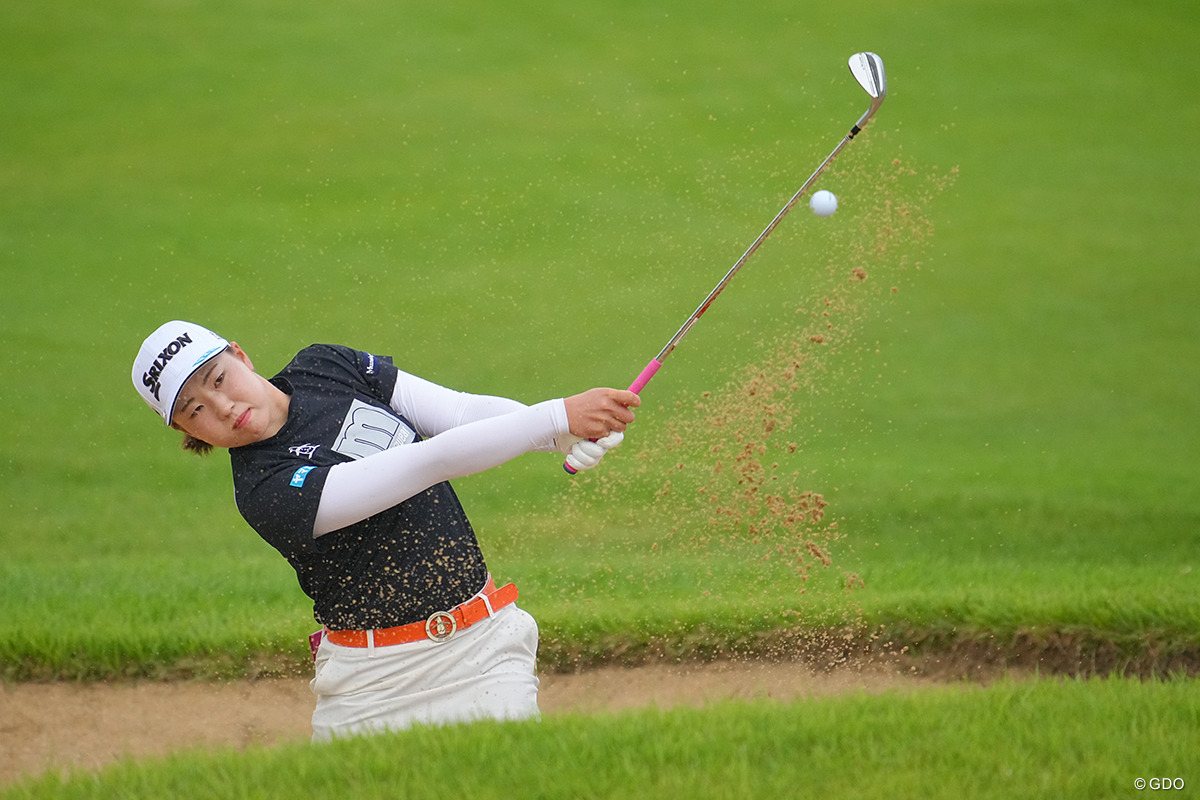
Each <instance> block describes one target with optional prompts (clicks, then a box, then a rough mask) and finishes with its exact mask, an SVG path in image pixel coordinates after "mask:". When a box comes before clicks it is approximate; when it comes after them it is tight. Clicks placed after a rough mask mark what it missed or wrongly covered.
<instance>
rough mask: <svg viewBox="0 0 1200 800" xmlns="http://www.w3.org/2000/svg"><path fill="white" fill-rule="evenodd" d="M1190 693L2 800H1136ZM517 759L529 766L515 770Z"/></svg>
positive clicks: (99, 786) (919, 696) (847, 720)
mask: <svg viewBox="0 0 1200 800" xmlns="http://www.w3.org/2000/svg"><path fill="white" fill-rule="evenodd" d="M1196 695H1197V686H1196V683H1195V681H1194V680H1179V681H1173V682H1146V683H1140V682H1127V681H1122V680H1108V681H1104V680H1092V681H1087V682H1062V683H1060V682H1057V681H1046V682H1040V683H1034V684H1024V685H1022V684H1011V683H1001V684H997V685H994V686H992V687H990V688H987V689H977V688H965V687H950V688H941V689H936V690H927V691H920V692H910V693H905V694H889V695H883V696H862V695H860V696H843V697H837V698H832V699H825V700H820V701H812V700H808V701H798V702H794V703H790V704H786V705H779V704H775V703H766V702H759V703H739V704H722V705H717V706H714V707H710V708H707V709H704V710H684V711H675V712H671V713H663V712H657V711H641V712H630V713H622V714H618V715H612V716H601V717H574V716H567V717H557V718H551V719H546V720H544V721H542V722H535V723H522V724H493V723H487V724H479V725H473V726H466V727H458V728H448V729H446V728H444V729H418V730H413V731H409V732H406V733H403V734H393V735H387V736H376V737H372V738H370V739H360V740H355V741H348V742H335V743H334V744H332V745H328V746H313V745H307V744H293V745H288V746H283V747H278V748H273V749H271V750H262V749H257V748H252V749H250V750H248V751H247V752H244V753H239V754H228V753H219V752H207V753H206V752H201V751H195V752H188V753H183V754H179V755H176V756H173V757H170V758H167V759H161V760H154V761H148V762H143V763H139V764H134V763H125V764H123V765H119V766H115V767H112V768H109V769H106V770H104V771H103V772H101V773H99V774H98V775H95V776H91V775H77V776H74V777H71V778H67V779H64V778H61V777H59V776H47V777H44V778H42V779H40V780H36V781H27V782H25V783H23V784H20V785H18V786H17V787H14V788H10V789H9V790H7V791H4V792H0V797H4V798H14V799H15V798H43V797H46V798H48V797H54V798H64V799H66V798H83V797H110V796H120V797H126V798H141V797H146V798H159V797H176V798H190V797H204V798H213V799H214V800H215V799H216V798H224V797H230V798H232V797H237V798H243V797H261V798H268V797H296V796H309V795H325V794H333V793H338V794H342V793H352V794H353V795H354V796H356V797H363V798H374V797H379V798H383V797H395V796H396V793H397V792H398V791H402V792H403V794H404V796H405V797H412V798H423V797H446V796H447V795H449V794H454V795H461V796H470V797H480V798H491V797H512V796H514V795H515V796H519V797H529V798H551V797H571V798H599V797H645V796H669V797H684V796H687V797H697V798H725V797H730V798H733V797H798V796H838V797H843V796H849V795H853V796H855V797H864V798H874V797H879V798H884V797H887V798H895V797H924V798H940V797H946V798H951V797H953V798H958V797H973V798H989V797H997V798H999V797H1003V798H1008V797H1030V798H1039V797H1054V798H1061V797H1080V798H1095V797H1124V796H1129V795H1130V794H1136V790H1135V788H1134V785H1135V784H1134V782H1135V780H1137V779H1138V778H1142V779H1144V780H1147V781H1148V780H1150V779H1152V778H1157V779H1162V778H1167V779H1177V778H1181V779H1183V781H1184V782H1185V785H1186V784H1188V783H1190V782H1191V780H1192V779H1193V778H1192V776H1190V775H1189V774H1188V772H1187V770H1188V769H1189V765H1190V764H1191V763H1192V761H1193V760H1194V759H1193V756H1194V754H1195V752H1196V748H1197V747H1200V733H1198V732H1200V726H1197V724H1196V723H1197V722H1198V719H1197V715H1196V707H1197V706H1196V700H1197V696H1196ZM518 754H519V755H518Z"/></svg>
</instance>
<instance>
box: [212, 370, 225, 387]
mask: <svg viewBox="0 0 1200 800" xmlns="http://www.w3.org/2000/svg"><path fill="white" fill-rule="evenodd" d="M224 382H225V373H224V372H222V373H221V374H220V375H218V376H217V379H216V380H215V381H213V385H214V386H220V385H221V384H222V383H224Z"/></svg>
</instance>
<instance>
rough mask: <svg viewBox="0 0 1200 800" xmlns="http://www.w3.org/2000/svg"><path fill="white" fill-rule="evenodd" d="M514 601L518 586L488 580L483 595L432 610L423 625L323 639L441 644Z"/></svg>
mask: <svg viewBox="0 0 1200 800" xmlns="http://www.w3.org/2000/svg"><path fill="white" fill-rule="evenodd" d="M516 599H517V587H516V586H515V585H514V584H511V583H509V584H505V585H504V586H501V587H500V588H499V589H497V588H496V584H495V582H494V581H493V580H492V579H491V578H490V577H489V578H488V582H487V586H484V587H483V591H482V592H480V593H479V594H477V595H475V596H474V597H472V598H471V599H470V600H468V601H466V602H465V603H462V604H460V605H457V606H455V607H454V608H452V609H450V610H449V611H435V612H434V613H432V614H430V615H429V619H427V620H425V621H423V622H410V623H409V624H407V625H398V626H396V627H395V628H376V629H375V630H373V631H325V638H327V639H328V640H329V641H331V642H333V643H334V644H338V645H341V646H342V647H369V646H374V647H388V646H389V645H393V644H407V643H409V642H419V641H420V640H422V639H431V640H432V641H435V642H444V641H446V640H447V639H449V638H450V637H451V636H453V635H454V634H455V633H457V632H458V631H461V630H463V629H464V628H469V627H471V626H472V625H474V624H475V623H476V622H479V621H480V620H481V619H484V618H486V617H490V616H491V615H492V614H495V613H496V612H497V611H499V610H500V609H502V608H504V607H505V606H506V605H508V604H510V603H513V602H516ZM372 634H373V635H374V641H373V642H372V641H371V639H372Z"/></svg>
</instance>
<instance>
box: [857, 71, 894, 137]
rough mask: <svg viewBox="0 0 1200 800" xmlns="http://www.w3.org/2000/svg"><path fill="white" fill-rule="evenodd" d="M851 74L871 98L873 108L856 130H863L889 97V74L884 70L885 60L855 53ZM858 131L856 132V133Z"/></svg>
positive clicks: (860, 121)
mask: <svg viewBox="0 0 1200 800" xmlns="http://www.w3.org/2000/svg"><path fill="white" fill-rule="evenodd" d="M850 74H852V75H853V76H854V79H855V80H856V81H858V85H859V86H861V87H862V88H863V90H864V91H866V93H867V94H869V95H870V96H871V107H870V108H869V109H867V113H865V114H863V115H862V118H861V119H859V121H858V124H857V125H855V126H854V127H855V128H858V129H861V128H862V126H863V125H866V124H867V120H869V119H870V118H871V117H872V116H874V114H875V112H876V111H878V110H879V106H880V105H882V104H883V99H884V98H885V97H887V73H886V72H884V70H883V59H882V58H880V57H879V56H877V55H875V54H874V53H855V54H854V55H852V56H850ZM857 132H858V131H857V130H856V131H855V133H857Z"/></svg>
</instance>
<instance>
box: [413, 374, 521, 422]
mask: <svg viewBox="0 0 1200 800" xmlns="http://www.w3.org/2000/svg"><path fill="white" fill-rule="evenodd" d="M398 372H399V374H398V375H397V376H396V388H395V389H394V390H393V391H392V402H391V405H392V410H393V411H395V412H396V413H397V414H403V415H404V416H405V417H406V418H407V419H408V421H409V422H411V423H412V424H413V426H414V427H416V429H417V432H418V433H420V434H421V435H422V436H424V437H430V436H437V435H438V434H439V433H442V432H444V431H448V430H450V429H451V428H457V427H458V426H460V425H465V424H467V423H468V422H476V421H478V420H481V419H486V418H488V417H495V416H498V415H500V414H509V413H512V412H513V411H518V410H520V409H522V408H525V407H526V406H525V404H524V403H518V402H517V401H516V400H509V399H508V398H505V397H492V396H490V395H481V394H467V393H466V392H456V391H454V390H453V389H447V388H446V387H444V386H439V385H438V384H436V383H433V382H432V381H427V380H425V379H424V378H418V377H417V376H416V375H410V374H409V373H407V372H404V371H398Z"/></svg>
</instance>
